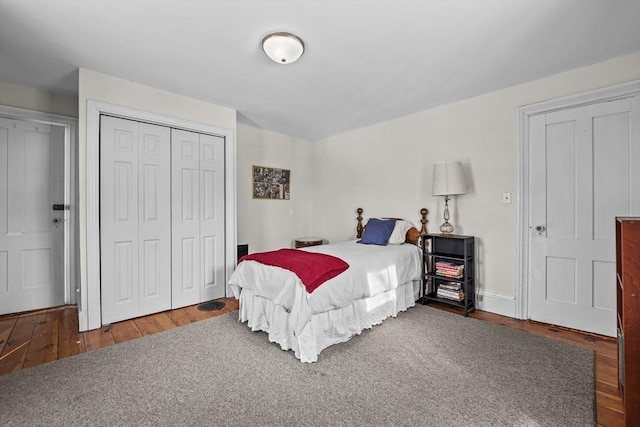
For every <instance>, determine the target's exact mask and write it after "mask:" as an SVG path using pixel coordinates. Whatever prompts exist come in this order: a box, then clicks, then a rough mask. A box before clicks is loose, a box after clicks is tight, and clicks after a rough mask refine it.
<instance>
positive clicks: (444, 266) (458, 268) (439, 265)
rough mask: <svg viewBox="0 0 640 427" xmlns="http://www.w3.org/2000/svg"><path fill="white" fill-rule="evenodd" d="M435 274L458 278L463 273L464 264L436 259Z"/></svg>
mask: <svg viewBox="0 0 640 427" xmlns="http://www.w3.org/2000/svg"><path fill="white" fill-rule="evenodd" d="M436 274H437V275H438V276H444V277H451V278H452V279H459V278H461V277H462V275H463V274H464V265H462V264H452V263H450V262H444V261H437V262H436Z"/></svg>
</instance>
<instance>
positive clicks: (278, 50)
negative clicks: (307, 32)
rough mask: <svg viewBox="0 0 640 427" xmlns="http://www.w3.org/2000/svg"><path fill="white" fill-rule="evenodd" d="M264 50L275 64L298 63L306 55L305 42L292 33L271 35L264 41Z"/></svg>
mask: <svg viewBox="0 0 640 427" xmlns="http://www.w3.org/2000/svg"><path fill="white" fill-rule="evenodd" d="M262 50H264V53H266V54H267V56H268V57H269V58H271V59H272V60H273V61H274V62H277V63H278V64H290V63H292V62H296V61H297V60H298V58H300V57H301V56H302V54H303V53H304V42H303V41H302V40H301V39H300V37H298V36H296V35H293V34H291V33H286V32H277V33H271V34H267V35H266V36H265V37H264V38H263V39H262Z"/></svg>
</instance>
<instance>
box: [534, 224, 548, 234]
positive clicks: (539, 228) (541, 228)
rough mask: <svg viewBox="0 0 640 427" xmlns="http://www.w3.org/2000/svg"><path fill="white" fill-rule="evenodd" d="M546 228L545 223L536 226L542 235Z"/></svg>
mask: <svg viewBox="0 0 640 427" xmlns="http://www.w3.org/2000/svg"><path fill="white" fill-rule="evenodd" d="M545 230H546V228H545V227H544V225H538V226H536V231H537V232H538V236H542V233H544V231H545Z"/></svg>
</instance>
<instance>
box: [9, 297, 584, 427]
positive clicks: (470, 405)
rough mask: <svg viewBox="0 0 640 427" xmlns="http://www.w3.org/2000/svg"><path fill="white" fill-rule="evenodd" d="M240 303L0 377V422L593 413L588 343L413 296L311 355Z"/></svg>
mask: <svg viewBox="0 0 640 427" xmlns="http://www.w3.org/2000/svg"><path fill="white" fill-rule="evenodd" d="M237 315H238V314H237V312H236V313H231V314H228V315H222V316H218V317H215V318H212V319H209V320H205V321H201V322H198V323H194V324H191V325H188V326H185V327H182V328H177V329H173V330H171V331H167V332H162V333H160V334H156V335H152V336H149V337H145V338H141V339H137V340H134V341H130V342H127V343H123V344H118V345H116V346H113V347H109V348H106V349H102V350H98V351H94V352H90V353H85V354H81V355H79V356H75V357H71V358H66V359H62V360H59V361H56V362H53V363H49V364H46V365H40V366H37V367H34V368H31V369H26V370H24V371H21V372H17V373H15V374H9V375H4V376H1V377H0V424H2V425H4V426H36V425H47V426H51V425H60V426H71V425H73V426H78V425H103V426H119V425H123V426H124V425H127V426H128V425H136V426H137V425H154V426H162V425H194V426H195V425H199V426H201V425H206V426H213V425H215V426H221V425H237V426H253V425H322V426H324V425H349V426H356V425H380V426H389V425H403V426H415V425H433V426H538V425H540V426H585V425H593V424H594V377H593V375H594V374H593V370H594V356H593V352H592V351H589V350H585V349H582V348H578V347H575V346H571V345H567V344H562V343H558V342H555V341H551V340H548V339H545V338H541V337H536V336H533V335H530V334H527V333H524V332H521V331H517V330H512V329H509V328H506V327H502V326H498V325H491V324H488V323H485V322H482V321H478V320H476V319H471V318H464V317H462V316H459V315H456V314H452V313H447V312H443V311H440V310H437V309H433V308H429V307H424V306H421V305H419V306H417V307H415V308H412V309H410V310H408V311H407V312H405V313H400V314H399V316H398V317H397V318H395V319H387V320H386V321H385V322H384V323H383V324H381V325H379V326H376V327H374V328H373V329H371V330H367V331H365V332H364V333H363V334H361V335H359V336H356V337H354V338H353V339H351V340H350V341H349V342H347V343H343V344H339V345H336V346H332V347H329V348H328V349H326V350H324V351H323V352H322V354H321V355H320V358H319V361H318V362H317V363H313V364H302V363H300V362H299V361H298V360H297V359H295V358H294V356H293V353H292V352H290V351H289V352H285V351H282V350H280V348H279V346H277V345H276V344H272V343H269V342H268V340H267V336H266V334H264V333H262V332H251V331H250V330H249V329H248V327H247V326H246V324H241V323H239V322H238V321H237V320H236V319H237Z"/></svg>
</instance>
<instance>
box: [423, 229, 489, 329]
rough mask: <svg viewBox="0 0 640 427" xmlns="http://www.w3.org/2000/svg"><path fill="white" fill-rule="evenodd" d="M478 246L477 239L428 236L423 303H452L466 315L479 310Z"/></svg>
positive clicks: (449, 235) (450, 235)
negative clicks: (476, 283) (476, 256)
mask: <svg viewBox="0 0 640 427" xmlns="http://www.w3.org/2000/svg"><path fill="white" fill-rule="evenodd" d="M474 246H475V237H473V236H461V235H456V234H427V235H426V236H425V237H424V239H423V245H422V255H423V261H424V265H425V269H424V274H423V278H422V295H423V297H422V303H423V304H426V303H428V302H429V301H438V302H441V303H445V304H450V305H453V306H456V307H460V308H462V309H463V310H464V315H465V316H467V315H468V314H469V313H470V312H472V311H474V310H475V308H476V305H475V296H476V285H475V268H474V250H475V247H474Z"/></svg>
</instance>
